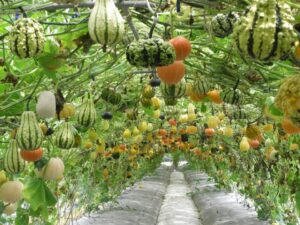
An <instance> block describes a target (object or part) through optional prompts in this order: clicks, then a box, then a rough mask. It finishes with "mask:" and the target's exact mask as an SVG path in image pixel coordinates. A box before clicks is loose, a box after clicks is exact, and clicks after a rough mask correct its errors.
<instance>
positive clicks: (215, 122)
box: [207, 116, 220, 128]
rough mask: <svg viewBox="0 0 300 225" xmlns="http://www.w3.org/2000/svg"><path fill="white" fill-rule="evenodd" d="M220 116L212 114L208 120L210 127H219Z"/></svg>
mask: <svg viewBox="0 0 300 225" xmlns="http://www.w3.org/2000/svg"><path fill="white" fill-rule="evenodd" d="M219 122H220V120H219V118H218V117H216V116H210V117H209V118H208V120H207V125H208V127H209V128H217V127H218V126H219Z"/></svg>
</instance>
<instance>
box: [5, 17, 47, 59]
mask: <svg viewBox="0 0 300 225" xmlns="http://www.w3.org/2000/svg"><path fill="white" fill-rule="evenodd" d="M44 43H45V35H44V31H43V27H42V25H41V24H40V23H38V22H37V21H36V20H35V19H31V18H22V19H19V20H17V21H16V22H15V24H14V25H13V27H12V29H11V32H10V34H9V45H10V49H11V51H12V52H13V53H14V54H15V55H17V56H19V57H20V58H31V57H34V56H37V55H39V54H40V53H42V52H43V49H44Z"/></svg>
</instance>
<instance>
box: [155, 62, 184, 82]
mask: <svg viewBox="0 0 300 225" xmlns="http://www.w3.org/2000/svg"><path fill="white" fill-rule="evenodd" d="M156 72H157V76H158V77H159V78H160V79H161V80H162V81H163V82H164V83H166V84H170V85H171V84H177V83H179V82H180V81H181V80H182V78H183V77H184V75H185V65H184V64H183V62H182V61H175V62H174V63H173V64H171V65H168V66H161V67H157V69H156Z"/></svg>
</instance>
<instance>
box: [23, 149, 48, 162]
mask: <svg viewBox="0 0 300 225" xmlns="http://www.w3.org/2000/svg"><path fill="white" fill-rule="evenodd" d="M20 155H21V157H22V158H23V159H24V160H25V161H28V162H35V161H38V160H40V159H41V158H42V157H43V149H42V148H38V149H36V150H33V151H26V150H21V151H20Z"/></svg>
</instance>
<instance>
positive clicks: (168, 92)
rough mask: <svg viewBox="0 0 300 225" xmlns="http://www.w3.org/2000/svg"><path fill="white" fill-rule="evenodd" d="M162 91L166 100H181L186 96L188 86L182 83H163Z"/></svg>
mask: <svg viewBox="0 0 300 225" xmlns="http://www.w3.org/2000/svg"><path fill="white" fill-rule="evenodd" d="M160 90H161V93H162V95H163V97H164V98H171V99H173V98H175V99H176V98H181V97H183V96H184V95H185V91H186V85H185V82H183V81H181V82H179V83H177V84H172V85H168V84H166V83H163V82H162V84H161V85H160Z"/></svg>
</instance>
